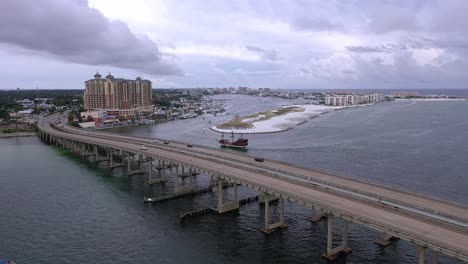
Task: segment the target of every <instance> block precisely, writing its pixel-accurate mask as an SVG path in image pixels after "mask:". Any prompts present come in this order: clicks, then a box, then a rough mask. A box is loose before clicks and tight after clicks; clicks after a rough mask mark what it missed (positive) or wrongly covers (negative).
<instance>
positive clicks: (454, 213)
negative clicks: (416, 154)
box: [39, 117, 468, 261]
mask: <svg viewBox="0 0 468 264" xmlns="http://www.w3.org/2000/svg"><path fill="white" fill-rule="evenodd" d="M51 118H53V117H49V118H48V119H45V120H41V122H40V123H39V129H40V131H41V133H44V134H47V135H50V136H53V137H57V138H62V139H66V140H73V141H77V142H82V143H86V144H92V145H96V146H101V147H108V148H113V149H120V150H123V151H127V152H131V153H135V154H139V155H144V156H148V157H158V158H163V159H167V160H170V161H172V162H175V163H180V164H184V165H186V166H190V167H193V168H198V169H200V170H203V171H205V172H208V173H210V174H212V175H216V176H217V177H219V178H221V179H225V180H227V181H231V182H236V183H238V184H242V185H244V186H248V187H252V188H255V189H257V190H260V191H263V192H266V193H270V194H272V195H275V196H278V197H281V198H283V199H287V200H290V201H293V202H297V203H300V204H303V205H305V206H308V207H311V208H319V209H320V210H322V211H323V212H326V213H328V214H329V215H333V216H338V217H342V218H344V219H346V220H348V221H352V222H355V223H359V224H363V225H365V226H368V227H371V228H373V229H377V230H380V231H382V232H385V233H387V234H390V235H392V236H395V237H399V238H401V239H405V240H408V241H412V242H413V243H415V244H417V245H419V246H421V247H427V248H430V249H432V250H433V251H434V252H441V253H444V254H447V255H450V256H454V257H456V258H459V259H462V260H464V261H468V228H466V226H465V225H466V224H467V219H468V209H467V208H465V207H463V206H461V205H456V204H452V203H449V202H446V201H441V200H437V199H432V198H429V197H424V196H420V195H415V194H411V193H408V192H401V191H398V190H393V189H391V188H387V187H382V186H378V185H375V184H369V183H365V182H362V181H356V180H352V179H347V178H344V177H339V176H334V175H329V174H325V173H320V172H316V171H311V170H307V169H304V168H300V167H297V166H292V165H289V164H286V163H282V162H275V161H268V160H267V161H265V162H264V163H256V162H255V161H253V158H252V157H248V156H246V155H239V154H235V153H229V152H224V151H219V150H214V149H210V148H204V147H201V146H194V147H193V148H187V147H186V145H185V144H181V143H176V142H171V143H170V144H169V145H164V144H160V143H152V142H151V140H149V139H141V138H133V137H127V136H120V135H112V134H105V135H103V133H99V132H89V131H82V130H77V129H71V128H66V127H59V128H58V129H57V128H54V127H52V126H51V125H50V121H51ZM161 142H162V141H161ZM142 143H144V144H145V145H146V146H147V148H148V149H147V150H141V149H140V148H139V146H140V145H141V144H142ZM239 163H242V164H244V165H248V166H239ZM255 168H257V169H255ZM275 174H276V175H275ZM285 175H289V176H290V177H286V176H285ZM304 180H311V182H304ZM314 181H315V182H319V183H323V184H326V185H328V186H332V187H333V186H338V187H340V188H344V189H345V190H347V191H348V192H343V191H341V192H340V191H336V190H333V189H330V188H323V186H320V185H317V184H316V183H314ZM353 192H354V193H353ZM362 194H365V195H371V196H375V197H378V198H379V200H377V201H376V200H372V199H367V198H366V197H365V195H364V197H363V196H362ZM360 195H361V196H360ZM381 199H386V200H388V201H393V202H395V203H397V204H401V205H405V206H408V207H410V208H413V209H414V208H416V209H418V210H422V211H424V212H430V213H431V214H428V215H424V214H421V213H415V212H412V211H411V210H405V209H401V208H400V209H395V208H394V207H392V206H385V204H382V203H381V202H380V201H381ZM402 208H403V207H402ZM437 216H442V218H438V217H437ZM450 219H453V220H455V222H454V223H451V222H450V221H449V220H450ZM420 256H421V255H420Z"/></svg>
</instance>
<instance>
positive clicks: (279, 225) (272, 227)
mask: <svg viewBox="0 0 468 264" xmlns="http://www.w3.org/2000/svg"><path fill="white" fill-rule="evenodd" d="M263 196H264V198H265V199H264V203H265V226H264V228H262V229H261V230H262V232H264V233H267V234H268V233H271V232H273V231H275V230H276V229H278V228H286V227H288V226H287V225H286V224H285V223H284V198H283V197H281V198H279V205H280V216H279V221H278V222H276V223H273V224H270V200H271V199H270V196H272V195H270V194H268V193H263Z"/></svg>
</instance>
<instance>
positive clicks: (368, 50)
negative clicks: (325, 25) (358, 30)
mask: <svg viewBox="0 0 468 264" xmlns="http://www.w3.org/2000/svg"><path fill="white" fill-rule="evenodd" d="M345 48H346V49H347V50H348V51H351V52H355V53H372V52H385V53H388V52H389V51H388V49H387V48H384V47H367V46H346V47H345Z"/></svg>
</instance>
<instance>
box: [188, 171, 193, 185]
mask: <svg viewBox="0 0 468 264" xmlns="http://www.w3.org/2000/svg"><path fill="white" fill-rule="evenodd" d="M189 181H190V185H193V170H192V167H190V168H189Z"/></svg>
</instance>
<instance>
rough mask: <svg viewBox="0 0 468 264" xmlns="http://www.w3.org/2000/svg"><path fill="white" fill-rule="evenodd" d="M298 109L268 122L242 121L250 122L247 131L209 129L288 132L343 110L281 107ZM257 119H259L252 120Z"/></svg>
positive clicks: (228, 131) (314, 107) (249, 132)
mask: <svg viewBox="0 0 468 264" xmlns="http://www.w3.org/2000/svg"><path fill="white" fill-rule="evenodd" d="M291 106H294V107H299V108H302V109H304V111H302V112H290V113H287V114H283V115H279V116H274V117H272V118H270V119H268V120H263V121H255V120H252V118H250V119H244V120H243V121H244V122H246V121H247V122H252V121H253V122H252V125H253V127H252V128H247V129H220V128H217V127H216V126H212V127H211V129H212V130H214V131H216V132H224V133H231V131H234V133H246V134H255V133H271V132H280V131H284V130H289V129H292V128H294V127H296V126H297V125H299V124H302V123H304V122H306V121H307V120H309V119H311V118H313V117H315V116H317V115H319V114H322V113H327V112H330V111H334V110H337V109H341V108H344V107H343V106H326V105H288V106H283V107H291ZM253 119H259V118H253Z"/></svg>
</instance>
